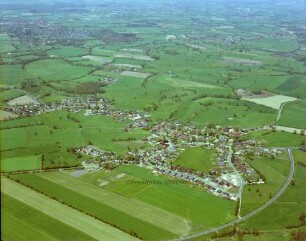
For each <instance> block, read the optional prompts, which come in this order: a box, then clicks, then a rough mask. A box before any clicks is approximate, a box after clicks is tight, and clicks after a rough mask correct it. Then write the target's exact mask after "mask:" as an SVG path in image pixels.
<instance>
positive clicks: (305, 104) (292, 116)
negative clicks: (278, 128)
mask: <svg viewBox="0 0 306 241" xmlns="http://www.w3.org/2000/svg"><path fill="white" fill-rule="evenodd" d="M305 109H306V101H305V100H301V101H298V102H293V103H287V104H285V105H284V107H283V111H282V115H281V118H280V120H279V121H278V122H277V125H282V126H288V127H295V128H300V129H306V114H305V111H304V110H305Z"/></svg>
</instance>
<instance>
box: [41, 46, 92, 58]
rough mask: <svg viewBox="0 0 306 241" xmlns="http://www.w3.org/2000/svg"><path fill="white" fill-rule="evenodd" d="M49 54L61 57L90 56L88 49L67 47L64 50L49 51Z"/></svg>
mask: <svg viewBox="0 0 306 241" xmlns="http://www.w3.org/2000/svg"><path fill="white" fill-rule="evenodd" d="M47 54H48V55H53V56H61V57H72V56H82V55H86V54H88V49H86V48H76V47H71V46H65V47H62V48H58V49H52V50H49V51H47Z"/></svg>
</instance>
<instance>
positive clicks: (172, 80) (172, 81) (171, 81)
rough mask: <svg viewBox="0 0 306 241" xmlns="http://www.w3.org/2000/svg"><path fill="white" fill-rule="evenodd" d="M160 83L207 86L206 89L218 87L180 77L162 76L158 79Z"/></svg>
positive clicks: (175, 85)
mask: <svg viewBox="0 0 306 241" xmlns="http://www.w3.org/2000/svg"><path fill="white" fill-rule="evenodd" d="M160 82H161V83H165V84H168V85H170V86H173V87H186V88H188V87H191V88H192V87H194V88H208V89H218V88H220V87H219V86H216V85H210V84H204V83H199V82H194V81H189V80H182V79H176V78H163V79H162V80H160Z"/></svg>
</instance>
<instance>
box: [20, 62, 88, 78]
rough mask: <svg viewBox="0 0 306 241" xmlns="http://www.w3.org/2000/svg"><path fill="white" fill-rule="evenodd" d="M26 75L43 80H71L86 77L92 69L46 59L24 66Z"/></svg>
mask: <svg viewBox="0 0 306 241" xmlns="http://www.w3.org/2000/svg"><path fill="white" fill-rule="evenodd" d="M25 70H26V71H27V73H29V74H31V75H33V76H35V77H39V78H41V79H44V80H52V81H58V80H72V79H77V78H80V77H82V76H85V75H87V74H88V73H89V72H91V71H92V70H93V69H92V68H89V67H81V66H73V65H71V64H69V63H67V62H65V61H63V60H58V59H48V60H38V61H34V62H31V63H29V64H27V65H26V66H25Z"/></svg>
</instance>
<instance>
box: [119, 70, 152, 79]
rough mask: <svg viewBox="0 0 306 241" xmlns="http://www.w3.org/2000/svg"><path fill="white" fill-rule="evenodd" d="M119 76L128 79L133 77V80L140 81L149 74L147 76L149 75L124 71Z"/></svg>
mask: <svg viewBox="0 0 306 241" xmlns="http://www.w3.org/2000/svg"><path fill="white" fill-rule="evenodd" d="M121 75H123V76H129V77H135V78H141V79H146V78H148V77H149V76H151V74H149V73H140V72H132V71H124V72H122V73H121Z"/></svg>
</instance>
